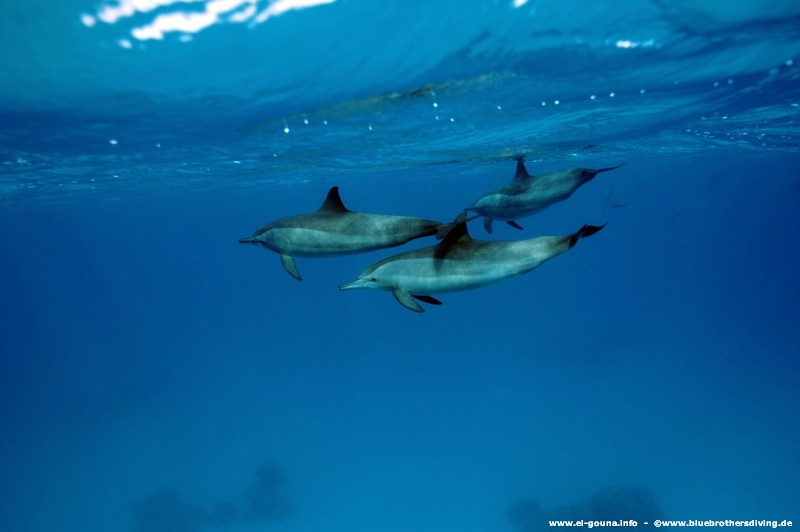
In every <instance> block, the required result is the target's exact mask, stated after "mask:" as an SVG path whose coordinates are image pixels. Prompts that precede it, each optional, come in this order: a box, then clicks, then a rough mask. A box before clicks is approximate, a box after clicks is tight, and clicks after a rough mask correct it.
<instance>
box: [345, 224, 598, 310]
mask: <svg viewBox="0 0 800 532" xmlns="http://www.w3.org/2000/svg"><path fill="white" fill-rule="evenodd" d="M466 220H467V218H466V214H464V213H462V214H461V215H459V217H458V218H457V219H456V222H455V224H453V229H452V230H451V231H450V232H449V233H448V234H447V236H445V238H444V240H442V241H441V242H440V243H439V244H438V245H436V246H433V247H428V248H423V249H417V250H414V251H408V252H406V253H401V254H399V255H394V256H392V257H389V258H387V259H384V260H382V261H380V262H377V263H375V264H373V265H372V266H370V267H369V268H367V269H366V270H364V271H363V272H362V273H361V275H359V277H358V279H357V280H355V281H353V282H350V283H346V284H343V285H341V286H339V290H350V289H353V288H371V289H376V290H387V291H390V292H391V293H392V294H393V295H394V297H395V299H396V300H397V301H398V303H400V304H401V305H403V306H404V307H406V308H407V309H409V310H413V311H414V312H424V309H423V308H422V306H420V304H419V303H417V301H415V299H416V300H419V301H423V302H425V303H430V304H434V305H440V304H441V301H439V300H438V299H436V298H434V297H431V295H430V294H435V293H440V292H453V291H458V290H468V289H471V288H477V287H480V286H484V285H488V284H491V283H496V282H499V281H502V280H504V279H508V278H509V277H513V276H515V275H521V274H523V273H527V272H529V271H531V270H532V269H534V268H536V267H537V266H539V265H540V264H542V263H543V262H545V261H547V260H550V259H552V258H553V257H555V256H557V255H560V254H561V253H564V252H565V251H567V250H568V249H570V248H572V247H573V246H574V245H575V244H576V243H577V242H578V240H580V239H581V238H583V237H587V236H591V235H593V234H595V233H596V232H598V231H600V230H601V229H602V228H603V227H605V225H601V226H595V225H584V226H583V227H581V228H580V229H579V230H578V231H577V232H575V233H572V234H571V235H565V236H543V237H538V238H531V239H528V240H515V241H487V240H473V239H472V237H470V235H469V232H468V231H467V224H466Z"/></svg>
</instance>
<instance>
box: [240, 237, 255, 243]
mask: <svg viewBox="0 0 800 532" xmlns="http://www.w3.org/2000/svg"><path fill="white" fill-rule="evenodd" d="M239 243H240V244H258V240H256V237H254V236H247V237H245V238H240V239H239Z"/></svg>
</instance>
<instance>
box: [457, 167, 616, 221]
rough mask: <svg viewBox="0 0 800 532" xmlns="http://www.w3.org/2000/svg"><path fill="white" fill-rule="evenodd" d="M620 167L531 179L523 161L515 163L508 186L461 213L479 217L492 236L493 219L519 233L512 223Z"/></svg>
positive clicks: (570, 171)
mask: <svg viewBox="0 0 800 532" xmlns="http://www.w3.org/2000/svg"><path fill="white" fill-rule="evenodd" d="M620 166H622V165H618V166H612V167H610V168H600V169H599V170H593V169H591V168H570V169H569V170H563V171H561V172H555V173H552V174H547V175H542V176H533V175H530V174H529V173H528V171H527V170H526V169H525V161H524V160H523V159H522V158H519V159H517V172H516V174H514V179H512V180H511V183H509V184H508V185H505V186H503V187H500V188H498V189H497V190H493V191H491V192H488V193H487V194H484V195H483V196H481V197H480V198H478V199H477V201H475V203H474V204H473V205H472V207H468V208H466V209H465V210H467V211H475V212H477V213H478V215H480V216H483V217H484V219H483V226H484V227H485V228H486V231H487V232H489V233H491V232H492V221H493V220H494V219H495V218H497V219H498V220H504V221H505V222H506V223H507V224H508V225H510V226H512V227H516V228H517V229H522V227H520V225H519V224H518V223H517V222H516V221H515V220H516V219H518V218H522V217H523V216H529V215H531V214H534V213H537V212H539V211H542V210H544V209H546V208H547V207H549V206H550V205H552V204H554V203H558V202H559V201H564V200H565V199H567V198H569V197H570V196H572V194H573V193H574V192H575V191H576V190H578V188H579V187H580V186H581V185H583V184H584V183H588V182H589V181H591V180H592V179H594V176H596V175H597V174H599V173H600V172H608V171H609V170H614V169H616V168H619V167H620Z"/></svg>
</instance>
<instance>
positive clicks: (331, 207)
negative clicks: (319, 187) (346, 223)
mask: <svg viewBox="0 0 800 532" xmlns="http://www.w3.org/2000/svg"><path fill="white" fill-rule="evenodd" d="M317 212H350V211H349V209H348V208H347V207H345V206H344V203H342V198H340V197H339V187H331V189H330V190H329V191H328V195H327V197H326V198H325V201H324V202H322V207H320V208H319V210H318V211H317Z"/></svg>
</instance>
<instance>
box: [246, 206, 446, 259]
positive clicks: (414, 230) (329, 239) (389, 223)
mask: <svg viewBox="0 0 800 532" xmlns="http://www.w3.org/2000/svg"><path fill="white" fill-rule="evenodd" d="M435 227H436V223H435V222H428V221H426V220H419V219H414V218H407V217H400V216H383V215H364V214H360V213H353V214H352V215H349V216H339V217H337V218H332V219H328V220H325V219H321V220H317V219H314V220H308V221H306V223H296V224H286V225H283V226H281V225H276V226H273V227H271V228H270V229H269V231H266V232H265V233H264V234H262V235H260V236H259V240H260V242H261V243H262V244H264V245H265V246H267V247H268V248H270V249H273V250H275V251H277V252H279V253H286V254H289V255H295V256H306V257H318V256H331V255H342V254H348V253H356V252H359V251H369V250H374V249H381V248H386V247H392V246H399V245H401V244H404V243H406V242H408V241H409V240H412V239H414V238H419V237H422V236H426V235H430V234H434V233H435Z"/></svg>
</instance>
